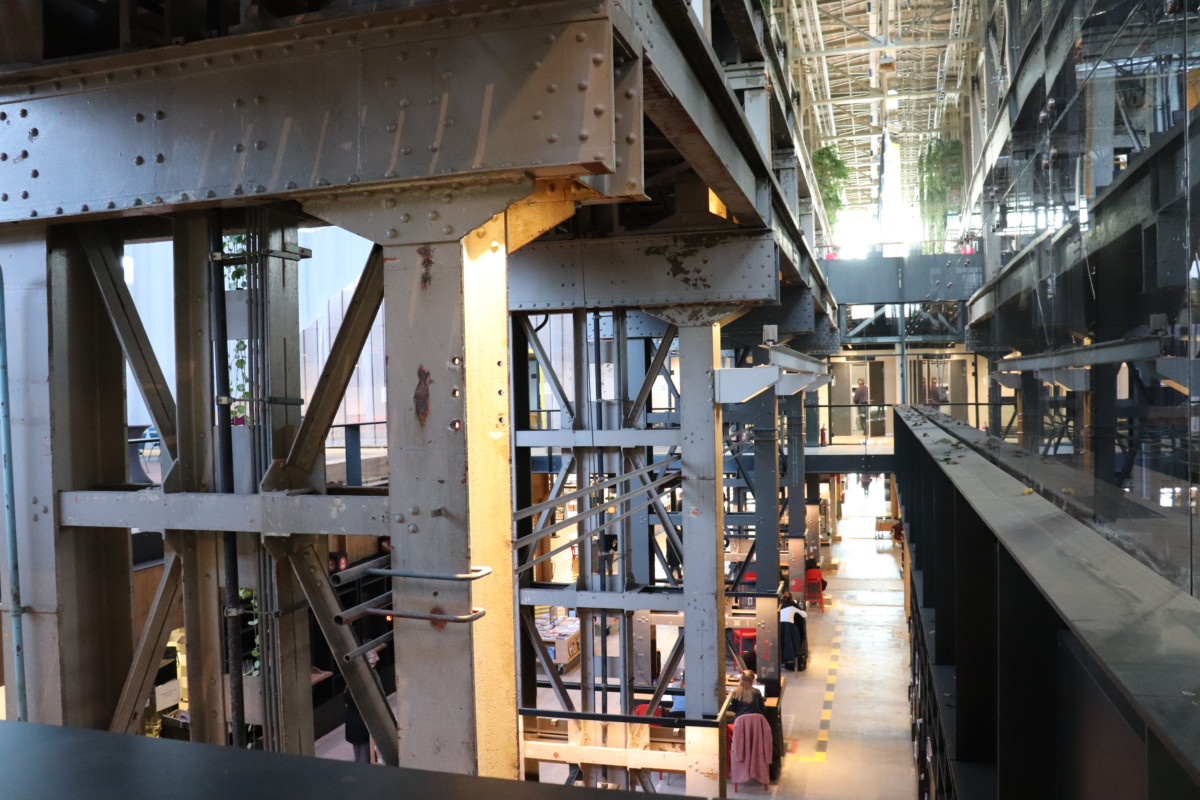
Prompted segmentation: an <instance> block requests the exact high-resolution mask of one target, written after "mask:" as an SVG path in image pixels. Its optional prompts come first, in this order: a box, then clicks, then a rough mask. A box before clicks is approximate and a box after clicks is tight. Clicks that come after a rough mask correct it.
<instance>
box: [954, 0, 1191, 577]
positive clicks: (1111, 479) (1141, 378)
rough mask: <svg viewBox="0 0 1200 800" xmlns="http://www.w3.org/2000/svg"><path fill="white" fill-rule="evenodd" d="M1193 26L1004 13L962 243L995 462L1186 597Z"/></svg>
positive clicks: (996, 27) (989, 67) (978, 89)
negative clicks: (975, 274) (979, 279)
mask: <svg viewBox="0 0 1200 800" xmlns="http://www.w3.org/2000/svg"><path fill="white" fill-rule="evenodd" d="M1196 11H1197V8H1196V4H1195V3H1192V2H1184V0H1169V1H1168V2H1161V1H1159V0H1155V1H1154V2H1147V1H1139V0H1126V1H1123V2H1088V1H1087V0H1076V2H1058V0H1040V1H1039V0H1021V2H1007V3H996V4H995V5H994V7H993V8H992V9H991V12H992V13H991V16H990V17H986V16H985V28H984V31H985V41H984V42H983V47H982V52H981V56H980V64H981V68H980V70H979V71H978V72H977V73H976V75H975V76H974V77H973V78H972V79H971V86H970V89H971V93H970V103H969V105H968V107H966V108H965V109H964V110H965V113H966V117H967V118H968V120H969V124H967V125H966V126H965V130H964V133H965V136H966V145H967V146H966V147H965V148H964V151H965V154H966V155H965V157H966V161H967V167H968V171H967V176H968V178H967V185H966V187H965V189H964V191H965V195H964V199H965V208H966V209H968V211H969V212H970V213H969V215H968V216H967V217H966V218H964V219H962V220H960V221H959V223H960V224H959V228H958V239H957V241H956V242H955V245H956V246H958V247H961V248H965V250H967V251H970V252H978V253H979V254H981V256H982V259H983V265H984V271H985V276H984V277H985V284H984V286H983V288H982V290H981V291H980V292H978V293H977V294H975V295H974V296H973V297H972V298H971V299H970V300H969V301H968V302H967V304H966V311H965V319H966V323H967V325H968V326H969V327H968V334H967V345H968V348H969V349H971V350H972V351H974V352H975V353H977V354H979V355H980V356H981V358H985V359H986V361H987V364H988V367H987V372H988V373H989V377H990V380H989V382H988V385H987V392H986V394H987V396H986V397H982V398H980V399H981V401H983V402H986V403H987V414H986V417H987V418H986V420H985V421H984V425H986V426H987V428H988V430H989V432H990V433H992V434H993V435H996V436H999V437H1001V438H1003V439H1004V444H1003V445H996V446H995V448H994V458H995V459H996V460H997V461H998V462H1001V463H1002V464H1003V465H1004V466H1005V467H1006V468H1007V469H1009V470H1010V471H1012V472H1014V473H1016V474H1018V475H1021V476H1022V477H1024V478H1026V479H1027V481H1028V482H1029V483H1030V484H1031V485H1034V486H1039V487H1043V491H1045V492H1048V493H1051V494H1054V495H1056V496H1057V498H1058V499H1059V502H1060V504H1061V505H1062V506H1063V507H1064V508H1066V509H1067V510H1069V511H1071V512H1072V513H1073V514H1075V515H1076V516H1077V517H1079V518H1080V519H1083V520H1085V521H1087V522H1089V523H1090V524H1091V525H1092V526H1093V528H1095V529H1096V530H1097V531H1098V532H1100V533H1101V534H1103V535H1104V536H1106V537H1108V538H1109V539H1111V540H1113V541H1114V542H1116V543H1117V544H1118V545H1120V546H1121V547H1122V548H1123V549H1125V550H1126V551H1128V552H1130V553H1131V554H1133V555H1134V556H1136V557H1137V558H1139V559H1140V560H1142V561H1143V562H1145V563H1147V564H1148V565H1150V566H1152V567H1153V568H1154V569H1156V570H1158V571H1159V572H1160V573H1161V574H1163V575H1164V576H1166V577H1167V578H1169V579H1170V580H1172V581H1173V582H1175V583H1176V584H1177V585H1179V586H1181V587H1185V588H1188V589H1189V590H1190V591H1192V592H1193V594H1194V587H1195V585H1196V564H1197V560H1196V556H1195V549H1196V547H1195V544H1196V533H1197V532H1196V476H1197V468H1196V464H1197V456H1198V453H1200V420H1198V419H1197V414H1196V406H1195V400H1196V397H1197V395H1194V394H1193V393H1192V390H1191V387H1192V386H1193V385H1195V381H1194V378H1193V375H1194V368H1195V357H1196V348H1195V346H1194V345H1193V340H1194V338H1195V336H1196V331H1197V327H1196V325H1197V323H1198V322H1200V319H1197V317H1196V313H1195V308H1196V299H1195V298H1196V291H1197V285H1198V284H1197V280H1198V279H1200V271H1198V266H1197V260H1196V243H1195V239H1194V237H1195V233H1194V231H1193V227H1194V226H1193V219H1194V215H1195V209H1194V206H1193V199H1194V195H1195V183H1194V180H1195V179H1194V178H1193V174H1192V172H1193V161H1194V158H1193V156H1195V155H1196V154H1197V142H1196V141H1195V134H1196V131H1195V127H1196V120H1197V109H1196V106H1197V103H1198V101H1200V69H1197V68H1196V67H1194V66H1193V65H1192V63H1191V53H1192V51H1194V50H1197V49H1198V40H1197V35H1196V34H1197V28H1198V27H1200V25H1198V23H1200V16H1198V15H1197V13H1196ZM980 427H983V426H982V425H981V426H980Z"/></svg>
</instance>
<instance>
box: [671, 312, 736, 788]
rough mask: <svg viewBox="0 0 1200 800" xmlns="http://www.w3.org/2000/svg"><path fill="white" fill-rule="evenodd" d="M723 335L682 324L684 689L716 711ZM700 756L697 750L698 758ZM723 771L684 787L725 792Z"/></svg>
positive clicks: (713, 328)
mask: <svg viewBox="0 0 1200 800" xmlns="http://www.w3.org/2000/svg"><path fill="white" fill-rule="evenodd" d="M720 339H721V337H720V327H719V325H717V324H716V323H709V324H703V325H695V324H693V325H680V327H679V358H680V371H681V373H682V374H681V384H682V385H681V388H680V393H679V416H680V426H681V428H682V429H683V448H682V452H683V463H682V473H683V517H684V519H686V520H687V525H686V526H685V527H684V532H683V536H684V544H685V546H686V549H687V567H686V569H687V573H686V575H685V577H684V581H683V594H684V635H685V636H686V642H687V645H686V649H685V653H684V657H685V659H686V660H687V675H688V678H687V684H686V686H685V691H686V700H687V709H688V713H689V714H693V715H699V714H716V713H717V712H718V711H719V710H720V708H721V704H722V702H723V701H724V698H725V618H724V614H723V611H724V607H725V574H724V566H725V560H724V558H723V557H722V553H723V551H724V547H723V545H722V536H723V534H724V533H725V521H724V509H723V505H722V466H723V463H724V458H723V455H724V453H723V451H724V446H723V443H722V441H721V436H720V431H721V430H722V426H721V407H720V406H719V405H718V404H717V403H716V402H715V400H714V394H713V392H714V390H715V386H714V378H715V374H716V369H717V367H718V366H719V365H720V355H721V353H720V350H721V344H720ZM693 731H695V733H694V732H693ZM688 733H689V742H688V745H689V747H688V752H689V753H691V752H692V747H691V745H692V742H691V741H690V739H691V737H692V736H698V735H699V731H698V729H689V731H688ZM704 733H705V734H713V733H714V732H712V731H707V730H706V731H705V732H704ZM697 749H700V748H697ZM713 749H715V748H713ZM701 757H702V756H700V755H697V759H699V758H701ZM724 777H725V776H724V770H723V769H722V770H717V771H714V772H712V773H709V772H707V771H703V770H699V769H697V770H694V771H689V772H688V775H687V786H686V791H687V793H688V794H694V795H705V796H710V797H711V796H714V795H721V796H723V795H724V790H725V781H724Z"/></svg>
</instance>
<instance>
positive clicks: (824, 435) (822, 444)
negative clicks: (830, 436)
mask: <svg viewBox="0 0 1200 800" xmlns="http://www.w3.org/2000/svg"><path fill="white" fill-rule="evenodd" d="M826 435H827V432H826V430H825V426H824V425H822V426H821V447H824V446H825V444H826V441H825V437H826Z"/></svg>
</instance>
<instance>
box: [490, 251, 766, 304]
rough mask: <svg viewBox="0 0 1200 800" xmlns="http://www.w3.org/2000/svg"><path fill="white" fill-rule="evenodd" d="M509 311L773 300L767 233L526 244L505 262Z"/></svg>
mask: <svg viewBox="0 0 1200 800" xmlns="http://www.w3.org/2000/svg"><path fill="white" fill-rule="evenodd" d="M510 270H511V277H510V280H509V308H510V310H513V311H562V310H567V309H571V308H612V307H622V306H642V307H645V306H656V305H671V304H679V303H687V304H712V303H729V302H730V301H738V302H745V303H755V302H776V301H777V300H778V297H779V281H778V277H777V276H778V268H777V266H776V259H775V253H774V247H773V237H772V235H771V234H770V233H760V234H728V233H724V234H707V233H705V234H701V233H695V234H671V235H658V236H638V237H630V238H614V239H585V240H579V239H573V240H571V241H567V242H548V243H545V244H535V245H530V246H529V247H526V248H524V249H522V250H520V251H519V252H517V253H514V254H513V256H512V258H511V259H510Z"/></svg>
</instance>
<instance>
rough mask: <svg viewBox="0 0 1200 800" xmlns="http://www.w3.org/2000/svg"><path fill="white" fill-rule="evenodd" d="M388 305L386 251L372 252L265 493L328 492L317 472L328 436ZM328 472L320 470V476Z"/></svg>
mask: <svg viewBox="0 0 1200 800" xmlns="http://www.w3.org/2000/svg"><path fill="white" fill-rule="evenodd" d="M382 302H383V248H382V247H379V246H376V247H375V248H374V249H372V250H371V255H370V256H369V257H368V258H367V263H366V265H365V266H364V267H363V272H362V275H361V276H359V279H358V284H357V285H356V286H355V287H354V294H353V295H352V296H351V298H350V303H349V305H348V306H347V308H346V312H345V315H344V317H343V319H342V324H341V326H340V327H339V328H338V332H337V335H336V336H335V337H334V340H333V345H332V346H331V347H330V349H329V356H328V358H326V360H325V367H324V369H322V370H321V377H320V378H318V379H317V385H316V388H314V389H313V392H312V398H311V400H310V402H309V403H308V407H307V410H306V412H305V414H304V419H303V421H302V422H301V423H300V430H299V432H298V433H297V434H296V438H295V440H294V441H293V442H292V446H291V450H290V452H289V453H288V455H287V459H286V460H285V461H281V462H276V463H275V464H273V465H272V466H271V468H270V470H269V471H268V472H267V474H266V476H265V477H264V478H263V480H262V488H263V490H264V491H270V490H279V489H298V488H302V487H309V488H312V489H314V490H316V491H323V490H324V488H325V487H324V481H323V480H322V481H320V485H319V486H316V485H313V484H314V481H313V478H314V468H315V467H316V465H317V459H318V457H319V456H320V455H321V454H322V452H323V451H324V447H325V437H326V436H328V435H329V426H330V425H331V424H332V423H333V419H334V417H335V416H336V414H337V410H338V408H339V407H340V406H341V404H342V400H343V399H344V397H345V394H346V386H348V385H349V383H350V377H351V375H353V374H354V370H355V368H356V367H357V366H358V359H359V357H360V356H361V355H362V349H363V345H364V344H366V341H367V336H368V335H370V333H371V327H372V325H373V324H374V322H375V315H376V314H377V313H379V306H380V304H382ZM323 473H324V470H323V469H322V470H321V474H323Z"/></svg>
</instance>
